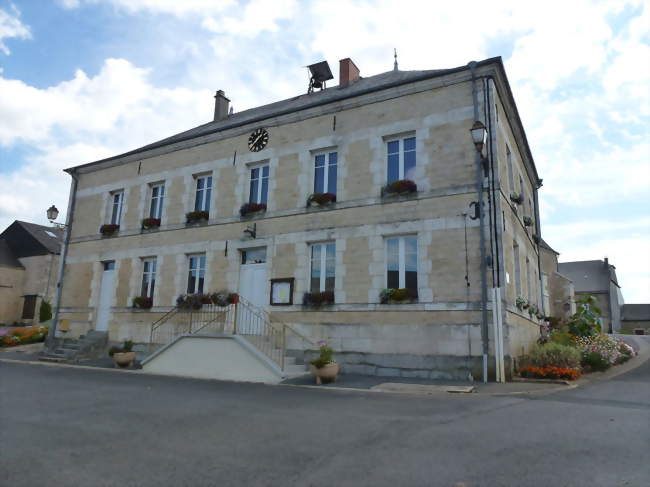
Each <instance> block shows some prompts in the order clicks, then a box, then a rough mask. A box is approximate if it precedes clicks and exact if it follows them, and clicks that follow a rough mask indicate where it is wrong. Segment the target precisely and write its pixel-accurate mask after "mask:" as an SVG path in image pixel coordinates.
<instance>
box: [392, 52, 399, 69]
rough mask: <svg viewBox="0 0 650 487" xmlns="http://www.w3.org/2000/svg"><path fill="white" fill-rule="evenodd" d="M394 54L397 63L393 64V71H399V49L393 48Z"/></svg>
mask: <svg viewBox="0 0 650 487" xmlns="http://www.w3.org/2000/svg"><path fill="white" fill-rule="evenodd" d="M393 51H394V54H393V57H394V58H395V62H394V63H393V71H399V70H398V69H397V48H393Z"/></svg>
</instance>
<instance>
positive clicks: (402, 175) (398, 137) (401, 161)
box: [384, 132, 418, 184]
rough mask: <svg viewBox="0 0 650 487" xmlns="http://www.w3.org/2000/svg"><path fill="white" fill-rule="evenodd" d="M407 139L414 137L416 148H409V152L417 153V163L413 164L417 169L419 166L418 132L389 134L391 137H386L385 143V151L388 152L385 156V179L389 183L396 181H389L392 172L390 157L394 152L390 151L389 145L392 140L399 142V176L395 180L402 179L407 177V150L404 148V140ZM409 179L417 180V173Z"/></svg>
mask: <svg viewBox="0 0 650 487" xmlns="http://www.w3.org/2000/svg"><path fill="white" fill-rule="evenodd" d="M407 139H413V140H414V148H413V149H412V151H411V150H409V151H408V152H414V153H415V164H414V166H413V169H414V170H415V168H417V166H418V145H417V144H418V141H417V134H416V133H415V132H408V133H403V134H399V135H392V136H389V137H384V144H385V145H384V147H385V153H386V158H385V161H386V165H385V166H384V168H385V178H384V179H385V181H386V183H387V184H390V183H393V182H394V181H389V180H388V178H389V172H390V171H389V161H388V158H389V156H390V155H391V154H394V153H393V152H388V146H389V144H390V143H391V142H397V143H398V145H397V147H398V150H397V155H398V162H397V164H398V168H397V176H398V177H397V179H396V180H395V181H401V180H403V179H406V174H405V172H406V171H405V167H404V160H405V157H404V154H405V152H407V151H405V150H404V142H405V141H406V140H407ZM409 181H414V182H415V174H414V177H413V179H410V180H409Z"/></svg>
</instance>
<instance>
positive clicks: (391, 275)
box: [386, 236, 418, 292]
mask: <svg viewBox="0 0 650 487" xmlns="http://www.w3.org/2000/svg"><path fill="white" fill-rule="evenodd" d="M386 287H387V288H389V289H402V288H406V289H410V290H412V291H415V292H417V290H418V239H417V237H415V236H410V237H391V238H387V239H386Z"/></svg>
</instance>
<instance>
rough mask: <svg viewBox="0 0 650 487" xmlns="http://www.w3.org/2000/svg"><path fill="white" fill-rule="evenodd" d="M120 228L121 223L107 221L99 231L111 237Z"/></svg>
mask: <svg viewBox="0 0 650 487" xmlns="http://www.w3.org/2000/svg"><path fill="white" fill-rule="evenodd" d="M119 229H120V226H119V225H115V224H114V223H106V224H105V225H102V226H101V227H99V233H101V234H102V236H104V237H111V236H113V235H115V234H116V233H117V231H118V230H119Z"/></svg>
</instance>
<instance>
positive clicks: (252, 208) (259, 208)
mask: <svg viewBox="0 0 650 487" xmlns="http://www.w3.org/2000/svg"><path fill="white" fill-rule="evenodd" d="M265 211H266V203H244V204H243V205H241V208H240V209H239V214H240V215H241V216H242V217H244V216H253V215H257V214H258V213H264V212H265Z"/></svg>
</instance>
